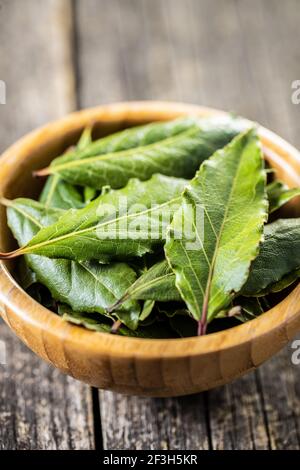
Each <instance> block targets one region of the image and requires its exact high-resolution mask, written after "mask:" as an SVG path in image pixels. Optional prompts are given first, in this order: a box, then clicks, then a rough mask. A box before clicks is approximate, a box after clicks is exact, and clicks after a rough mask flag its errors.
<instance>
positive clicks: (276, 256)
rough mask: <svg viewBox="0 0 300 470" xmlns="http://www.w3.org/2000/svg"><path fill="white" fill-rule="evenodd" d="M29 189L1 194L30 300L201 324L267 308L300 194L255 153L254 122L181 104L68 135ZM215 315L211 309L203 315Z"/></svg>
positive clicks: (296, 242)
mask: <svg viewBox="0 0 300 470" xmlns="http://www.w3.org/2000/svg"><path fill="white" fill-rule="evenodd" d="M37 174H38V175H40V176H47V180H46V183H45V186H44V188H43V190H42V193H41V195H40V199H39V201H35V200H32V199H26V198H18V199H15V200H7V199H4V198H2V199H1V203H2V204H4V205H5V206H6V207H7V218H8V224H9V227H10V228H11V230H12V232H13V235H14V237H15V238H16V240H17V241H18V244H19V246H20V248H19V249H17V250H15V251H14V252H11V253H1V254H0V258H1V259H9V258H14V257H18V256H21V255H22V256H21V258H20V260H19V263H18V274H17V275H18V279H19V282H20V283H21V285H22V286H23V288H24V289H25V290H26V291H27V292H28V293H29V294H30V295H32V296H33V297H34V298H35V299H36V300H38V301H39V302H40V303H42V304H43V305H45V306H46V307H48V308H50V309H52V310H53V311H54V312H55V313H56V314H59V315H61V316H62V317H63V318H64V319H65V320H67V321H70V322H73V323H75V324H78V325H82V326H84V327H86V328H89V329H91V330H96V331H100V332H107V333H109V332H113V333H117V334H120V335H126V336H133V337H144V338H169V337H179V336H193V335H197V334H198V335H203V334H206V333H209V332H212V331H218V330H220V329H224V328H229V327H231V326H233V325H236V324H238V323H239V322H244V321H247V320H251V319H252V318H254V317H256V316H257V315H259V314H261V313H263V312H264V311H266V310H268V309H269V308H270V307H272V306H273V305H275V304H276V303H277V302H278V301H279V300H280V299H281V298H283V297H284V296H286V295H287V293H288V292H289V290H290V289H291V288H292V287H293V286H294V284H295V283H296V282H297V278H298V277H299V276H300V219H298V218H278V214H279V213H280V211H278V209H280V208H281V206H283V205H284V204H285V203H286V202H288V201H289V200H290V199H292V198H294V197H296V196H299V194H300V189H297V188H295V189H289V188H287V187H286V186H285V185H284V184H283V183H282V182H280V181H278V180H276V175H275V176H274V173H273V172H272V170H270V169H267V168H266V167H265V162H264V158H263V155H262V149H261V145H260V141H259V139H258V137H257V131H256V128H255V127H249V123H248V124H246V123H245V121H244V120H242V119H240V118H238V117H231V116H228V117H211V118H205V119H200V118H197V117H184V118H179V119H177V120H174V121H170V122H155V123H151V124H148V125H144V126H139V127H135V128H129V129H126V130H124V131H120V132H118V133H116V134H113V135H110V136H107V137H104V138H101V139H97V140H93V139H92V132H91V129H90V128H87V129H85V130H84V132H83V134H82V136H81V138H80V140H79V142H78V144H77V146H76V147H74V148H71V149H68V150H67V151H66V152H65V153H64V154H63V155H62V156H59V157H57V158H55V159H54V160H53V161H52V163H51V165H50V166H49V167H48V168H46V169H43V170H40V171H38V172H37ZM213 320H214V321H213Z"/></svg>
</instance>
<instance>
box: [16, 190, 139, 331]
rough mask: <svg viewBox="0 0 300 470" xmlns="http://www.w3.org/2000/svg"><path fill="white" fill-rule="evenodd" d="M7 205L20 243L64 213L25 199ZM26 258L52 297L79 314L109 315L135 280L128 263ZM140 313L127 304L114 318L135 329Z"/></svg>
mask: <svg viewBox="0 0 300 470" xmlns="http://www.w3.org/2000/svg"><path fill="white" fill-rule="evenodd" d="M7 204H8V210H7V216H8V224H9V226H10V228H11V230H12V232H13V234H14V236H15V238H16V239H17V241H18V242H19V243H20V244H23V243H26V242H27V241H28V240H31V239H32V237H34V235H35V234H36V233H38V231H39V230H40V229H41V228H42V227H43V226H47V225H49V224H51V223H53V222H54V221H55V220H57V219H58V218H59V217H61V215H62V214H64V213H65V212H64V211H62V210H58V209H55V208H47V207H45V206H44V205H43V204H41V203H39V202H36V201H32V200H31V199H25V198H20V199H16V200H14V201H11V202H8V203H7ZM25 259H26V262H27V264H28V266H29V267H30V269H31V270H32V271H33V272H34V273H35V276H36V280H37V281H38V282H40V283H41V284H43V285H45V286H46V287H47V288H48V289H49V290H50V292H51V295H52V296H53V298H54V299H55V300H57V301H60V302H63V303H67V304H68V305H70V306H71V308H72V309H73V310H75V311H77V312H85V313H87V312H99V313H101V314H106V308H107V307H108V306H109V305H111V304H112V303H113V302H115V301H116V300H117V299H118V298H120V296H122V295H123V294H124V293H125V292H126V290H127V289H128V288H129V286H130V285H131V284H132V283H133V282H134V281H135V280H136V274H135V272H134V270H133V269H132V268H130V267H129V266H128V265H127V264H125V263H112V264H110V265H100V264H99V263H96V262H92V261H90V262H88V261H82V262H80V263H76V262H74V261H70V260H66V259H59V260H58V259H49V258H46V257H43V256H37V255H26V256H25ZM139 314H140V306H139V304H138V302H136V301H128V302H127V303H125V304H124V305H123V306H122V308H120V309H118V311H117V312H115V316H116V317H117V318H119V319H120V320H121V321H122V322H124V323H125V324H126V325H127V326H128V327H129V328H132V329H135V328H136V327H137V325H138V321H139Z"/></svg>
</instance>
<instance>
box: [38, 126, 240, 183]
mask: <svg viewBox="0 0 300 470" xmlns="http://www.w3.org/2000/svg"><path fill="white" fill-rule="evenodd" d="M154 125H156V126H159V129H160V132H157V133H155V132H152V133H151V135H153V136H154V135H155V136H156V137H155V139H154V137H152V138H151V139H140V138H135V137H134V138H133V137H132V136H133V135H134V132H139V131H135V130H134V129H131V130H128V131H124V132H127V133H129V132H130V133H131V134H130V135H131V138H132V140H133V141H134V142H135V143H136V144H137V145H138V146H137V145H134V146H132V145H129V147H128V148H126V147H125V148H126V149H125V150H124V149H121V150H119V151H116V147H115V146H113V147H112V151H111V152H110V153H107V150H108V147H107V146H104V148H103V149H102V152H101V153H100V154H96V155H90V154H89V155H88V157H86V158H76V155H75V154H73V156H72V154H68V155H66V156H63V157H61V158H59V159H55V160H54V161H53V163H52V164H51V166H50V167H49V168H48V169H46V170H45V171H41V172H39V174H41V175H42V174H44V175H45V174H49V173H50V174H58V175H60V176H61V177H62V178H63V179H65V180H67V181H69V182H70V183H72V184H78V185H81V186H90V187H93V188H96V189H101V188H102V186H104V185H110V186H111V187H112V188H115V189H117V188H121V187H124V186H125V185H126V184H127V182H128V180H129V179H130V178H139V179H140V180H147V179H149V178H150V177H151V176H152V175H153V174H155V173H161V174H164V175H168V176H176V177H182V178H191V177H192V176H193V175H194V173H195V171H196V170H197V169H198V167H199V165H200V163H201V162H202V161H203V160H205V159H206V158H208V157H209V156H210V155H211V154H212V153H213V152H214V151H215V150H216V149H218V148H221V147H223V146H224V145H225V144H227V143H228V142H229V141H230V140H231V139H232V138H233V137H234V136H236V135H237V134H238V133H239V132H240V131H241V129H242V128H244V127H245V124H244V122H243V121H242V120H241V119H238V118H227V117H226V118H225V117H217V118H210V119H203V120H200V119H186V120H182V121H180V122H179V123H176V121H175V122H173V124H172V122H171V123H164V124H162V123H160V124H153V126H154ZM164 126H165V127H164ZM166 129H167V130H168V131H166ZM170 129H171V130H172V132H171V131H170ZM174 129H176V132H174ZM178 129H180V131H179V130H178ZM158 137H162V138H161V139H159V138H158ZM109 138H110V139H112V138H113V136H110V137H109ZM127 138H128V137H127ZM156 139H157V140H156ZM125 141H126V137H124V141H123V142H125ZM94 144H96V143H95V142H94V143H92V144H91V145H94ZM124 145H125V144H124Z"/></svg>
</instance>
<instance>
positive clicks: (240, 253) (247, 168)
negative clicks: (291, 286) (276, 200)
mask: <svg viewBox="0 0 300 470" xmlns="http://www.w3.org/2000/svg"><path fill="white" fill-rule="evenodd" d="M265 180H266V176H265V171H264V169H263V160H262V154H261V149H260V145H259V143H258V138H257V136H256V133H255V131H254V130H250V131H248V132H246V133H244V134H241V135H240V136H238V137H236V139H234V140H233V141H232V142H231V143H230V144H228V146H227V147H225V148H224V149H223V150H219V151H218V152H216V153H215V154H214V156H213V157H211V158H210V159H209V160H207V161H206V162H204V163H203V165H202V166H201V167H200V170H199V171H198V173H197V174H196V176H195V178H194V179H193V180H192V182H191V183H190V184H189V186H188V187H187V188H186V189H185V191H184V193H183V196H182V205H181V207H180V208H179V210H178V211H177V212H176V213H175V215H174V218H173V222H172V224H171V227H170V233H169V238H168V241H167V243H166V246H165V251H166V256H167V259H168V261H169V263H170V265H171V267H172V269H173V271H174V272H175V275H176V286H177V288H178V290H179V291H180V293H181V296H182V298H183V299H184V300H185V302H186V304H187V306H188V308H189V310H190V312H191V313H192V315H193V316H194V318H195V319H196V320H199V321H200V333H204V332H205V329H206V324H207V322H208V321H211V320H212V319H213V318H214V316H215V315H216V314H217V313H218V311H219V310H221V309H223V308H225V307H226V306H227V305H228V304H229V303H230V301H231V299H232V298H233V296H234V295H235V294H236V293H237V292H238V291H239V290H240V289H241V287H242V286H243V284H244V283H245V281H246V279H247V277H248V274H249V268H250V264H251V261H252V260H253V259H254V258H255V257H256V255H257V254H258V247H259V242H260V241H261V239H262V232H263V224H264V222H265V220H266V217H267V209H268V204H267V201H266V195H265Z"/></svg>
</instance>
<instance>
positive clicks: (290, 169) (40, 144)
mask: <svg viewBox="0 0 300 470" xmlns="http://www.w3.org/2000/svg"><path fill="white" fill-rule="evenodd" d="M199 109H200V110H199ZM190 112H193V113H194V112H195V110H194V109H193V108H192V109H191V111H190ZM187 113H188V111H184V110H183V111H182V110H175V111H173V112H171V113H170V112H168V113H167V114H166V115H164V114H162V115H161V114H157V115H156V114H155V113H154V114H153V112H148V113H147V112H146V113H143V114H142V115H141V114H140V113H136V114H135V113H132V114H130V115H125V116H124V115H121V116H120V117H118V116H117V118H114V119H111V116H108V118H107V119H105V117H103V115H102V114H100V115H99V117H97V113H94V114H93V116H92V117H89V118H88V119H82V116H81V117H80V118H78V123H76V122H75V121H73V125H71V126H66V127H67V128H65V127H64V126H63V125H59V124H58V132H57V133H53V132H52V133H50V134H51V135H50V134H49V133H48V132H47V130H46V128H45V129H42V130H38V131H37V132H38V138H37V139H36V145H34V142H31V143H30V145H28V148H26V145H25V150H24V142H22V141H21V142H20V143H17V144H15V146H14V147H16V155H17V154H18V151H19V147H18V145H21V146H22V152H23V158H22V159H20V158H18V162H17V164H14V162H11V161H10V162H8V163H9V165H8V171H7V177H6V179H3V178H2V180H0V191H1V195H4V196H5V197H6V198H8V199H14V198H16V197H30V198H33V199H36V198H37V197H38V195H39V193H40V191H41V189H42V187H43V185H44V183H45V179H43V178H34V177H33V176H32V172H33V171H34V170H36V169H40V168H43V167H45V166H47V165H49V164H50V162H51V161H52V160H53V159H54V158H55V157H57V156H59V155H61V154H62V153H63V152H64V151H65V150H67V149H68V148H69V147H71V146H73V145H75V144H76V143H77V142H78V139H79V137H80V135H81V132H82V131H83V129H84V128H85V127H86V125H92V126H93V139H97V138H99V137H103V136H106V135H109V134H111V133H113V132H117V131H119V130H122V129H125V128H128V127H132V126H135V125H139V124H145V123H148V122H152V121H153V120H164V119H172V118H176V117H178V116H179V115H183V114H187ZM197 113H198V114H200V115H201V114H203V115H206V114H207V110H206V109H202V110H201V108H197ZM77 114H78V117H79V116H80V113H77ZM74 116H75V115H74ZM82 121H83V122H82ZM74 122H75V125H74ZM264 131H266V130H263V129H262V132H261V139H262V142H263V148H264V152H265V157H266V159H267V160H268V162H269V164H270V166H271V167H274V168H275V170H276V173H275V174H274V177H275V178H280V179H282V180H283V181H285V182H286V183H287V184H288V185H289V186H291V187H292V186H297V185H298V180H297V177H298V175H297V173H296V168H295V166H294V165H293V162H292V163H290V162H287V161H286V159H285V158H284V156H283V155H280V152H277V150H276V146H275V147H274V146H273V137H275V136H274V135H272V134H271V133H269V131H266V134H265V133H264ZM25 139H26V138H25ZM33 141H34V139H33ZM270 142H272V145H270ZM14 147H13V148H14ZM13 148H12V149H13ZM10 153H11V149H10ZM4 162H5V154H4ZM4 164H5V163H4ZM6 164H7V163H6ZM297 164H298V165H300V164H299V161H298V162H297ZM2 169H3V168H2ZM280 215H281V216H284V217H289V216H293V217H295V216H299V215H300V204H299V198H297V199H295V200H293V201H292V202H290V203H288V204H287V205H286V206H285V208H284V209H283V210H281V214H280ZM0 224H1V233H0V244H1V249H2V250H3V251H10V250H13V249H14V248H16V241H15V240H14V238H13V236H12V234H11V231H10V230H9V228H8V226H7V222H6V214H5V208H3V207H0ZM6 266H7V268H8V270H9V271H10V273H11V274H12V275H13V273H14V267H15V261H14V260H12V261H8V262H6Z"/></svg>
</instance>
